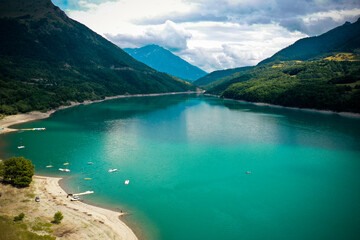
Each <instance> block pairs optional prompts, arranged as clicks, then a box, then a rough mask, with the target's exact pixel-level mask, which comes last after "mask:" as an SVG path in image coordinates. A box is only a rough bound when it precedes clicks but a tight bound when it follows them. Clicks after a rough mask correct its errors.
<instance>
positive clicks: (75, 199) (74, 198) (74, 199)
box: [70, 196, 80, 201]
mask: <svg viewBox="0 0 360 240" xmlns="http://www.w3.org/2000/svg"><path fill="white" fill-rule="evenodd" d="M70 200H71V201H79V200H80V198H79V197H77V196H75V197H72V198H71V199H70Z"/></svg>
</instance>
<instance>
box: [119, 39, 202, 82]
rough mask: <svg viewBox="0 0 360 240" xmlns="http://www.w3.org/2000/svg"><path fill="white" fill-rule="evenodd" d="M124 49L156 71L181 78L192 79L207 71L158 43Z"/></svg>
mask: <svg viewBox="0 0 360 240" xmlns="http://www.w3.org/2000/svg"><path fill="white" fill-rule="evenodd" d="M124 51H125V52H127V53H128V54H130V56H132V57H133V58H135V59H136V60H138V61H140V62H143V63H145V64H146V65H148V66H150V67H152V68H154V69H155V70H157V71H160V72H166V73H168V74H170V75H173V76H175V77H178V78H181V79H183V80H189V81H194V80H197V79H198V78H200V77H202V76H204V75H206V74H207V72H205V71H203V70H201V69H200V68H198V67H196V66H194V65H191V64H190V63H188V62H186V61H185V60H184V59H182V58H180V57H178V56H176V55H175V54H173V53H172V52H170V51H169V50H167V49H165V48H163V47H160V46H158V45H147V46H144V47H141V48H124Z"/></svg>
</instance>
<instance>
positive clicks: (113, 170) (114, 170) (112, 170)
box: [108, 168, 117, 172]
mask: <svg viewBox="0 0 360 240" xmlns="http://www.w3.org/2000/svg"><path fill="white" fill-rule="evenodd" d="M116 171H117V169H116V168H114V169H109V171H108V172H116Z"/></svg>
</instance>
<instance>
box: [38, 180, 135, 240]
mask: <svg viewBox="0 0 360 240" xmlns="http://www.w3.org/2000/svg"><path fill="white" fill-rule="evenodd" d="M33 178H34V182H35V186H36V187H37V188H42V190H43V191H42V192H41V193H38V194H39V196H40V199H41V201H40V203H42V202H46V201H51V202H52V203H55V204H56V206H55V207H56V208H57V209H59V210H60V211H61V212H62V213H63V215H64V221H63V222H65V221H71V220H73V221H75V220H76V218H79V219H83V218H86V220H89V222H92V223H93V224H94V225H96V226H91V227H92V228H93V229H92V231H95V232H96V231H100V232H104V233H105V232H109V230H110V235H111V236H108V237H109V239H122V240H125V239H126V240H128V239H129V240H138V238H137V236H136V235H135V233H134V232H133V231H132V229H131V228H130V227H128V226H127V225H126V224H125V222H124V221H122V220H121V219H120V217H121V216H124V215H126V213H121V212H117V211H115V210H110V209H106V208H102V207H98V206H94V205H91V204H89V203H84V202H81V201H71V200H70V198H67V197H66V196H67V192H66V191H65V189H64V188H63V187H62V186H61V184H60V181H61V180H62V179H63V178H57V177H48V176H41V175H34V177H33ZM47 199H49V200H47ZM51 199H52V200H51ZM64 202H65V203H64ZM67 216H71V217H67ZM70 223H71V224H72V222H70ZM88 224H89V223H88ZM94 228H96V229H94ZM108 235H109V234H108ZM82 237H83V236H82Z"/></svg>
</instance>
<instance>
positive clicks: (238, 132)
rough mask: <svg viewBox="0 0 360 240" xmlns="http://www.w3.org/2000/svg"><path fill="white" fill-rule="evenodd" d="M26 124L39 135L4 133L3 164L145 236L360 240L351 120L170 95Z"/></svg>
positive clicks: (358, 125)
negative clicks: (26, 166)
mask: <svg viewBox="0 0 360 240" xmlns="http://www.w3.org/2000/svg"><path fill="white" fill-rule="evenodd" d="M30 127H46V128H47V130H46V131H23V132H17V133H12V134H8V135H3V136H0V146H1V149H0V152H1V155H2V157H3V158H7V157H11V156H24V157H26V158H29V159H31V160H32V161H33V163H34V164H35V165H36V173H37V174H44V175H51V176H69V177H67V178H66V179H65V180H64V184H65V185H66V186H67V188H68V189H69V190H71V191H72V192H78V191H80V192H82V191H86V190H93V191H95V194H92V195H89V196H86V197H84V199H85V200H86V201H87V202H92V203H95V204H98V205H103V206H109V207H112V208H118V209H124V210H125V211H127V212H129V213H130V214H129V216H127V217H126V221H127V222H128V223H129V225H130V226H131V227H133V228H134V229H135V231H136V233H137V234H138V235H140V236H141V237H142V238H143V239H151V240H157V239H160V240H192V239H194V240H195V239H199V240H205V239H206V240H212V239H216V240H219V239H234V240H241V239H244V240H264V239H266V240H289V239H291V240H304V239H307V240H309V239H310V240H312V239H314V240H315V239H316V240H319V239H327V240H332V239H333V240H335V239H336V240H338V239H360V227H359V226H360V142H359V140H360V120H359V119H351V118H345V117H340V116H337V115H328V114H319V113H311V112H304V111H296V110H287V109H279V108H271V107H260V106H254V105H251V104H245V103H238V102H234V101H224V100H220V99H217V98H211V97H204V96H196V95H176V96H159V97H143V98H127V99H117V100H111V101H106V102H102V103H96V104H91V105H86V106H78V107H74V108H70V109H66V110H62V111H59V112H56V113H55V114H53V115H52V117H51V118H48V119H45V120H41V121H37V122H31V123H26V124H22V125H18V126H17V128H30ZM19 145H24V146H25V148H24V149H17V146H19ZM66 162H68V163H69V165H68V166H64V165H63V163H66ZM88 162H93V163H94V164H93V165H88V164H87V163H88ZM46 165H53V166H54V168H46V167H45V166H46ZM66 167H67V168H69V169H71V172H70V173H62V172H59V171H58V168H66ZM111 168H117V169H118V171H117V172H113V173H108V170H109V169H111ZM246 172H251V173H246ZM84 178H92V179H91V180H85V179H84ZM126 179H129V180H130V184H129V185H125V184H124V181H125V180H126ZM64 220H65V219H64Z"/></svg>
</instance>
